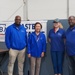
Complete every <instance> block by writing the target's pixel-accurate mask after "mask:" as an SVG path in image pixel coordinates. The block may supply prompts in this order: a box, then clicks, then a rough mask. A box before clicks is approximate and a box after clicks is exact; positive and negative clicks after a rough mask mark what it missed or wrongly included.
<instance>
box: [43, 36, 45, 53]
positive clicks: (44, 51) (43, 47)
mask: <svg viewBox="0 0 75 75" xmlns="http://www.w3.org/2000/svg"><path fill="white" fill-rule="evenodd" d="M43 52H46V37H45V35H44V36H43Z"/></svg>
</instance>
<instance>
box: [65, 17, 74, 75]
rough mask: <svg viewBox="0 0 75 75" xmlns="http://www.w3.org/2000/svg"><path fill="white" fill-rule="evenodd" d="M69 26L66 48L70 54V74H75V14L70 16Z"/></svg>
mask: <svg viewBox="0 0 75 75" xmlns="http://www.w3.org/2000/svg"><path fill="white" fill-rule="evenodd" d="M68 23H69V28H68V29H67V31H66V48H67V54H68V56H69V75H75V16H70V17H69V18H68Z"/></svg>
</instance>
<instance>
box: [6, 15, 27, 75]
mask: <svg viewBox="0 0 75 75" xmlns="http://www.w3.org/2000/svg"><path fill="white" fill-rule="evenodd" d="M20 23H21V17H20V16H16V17H15V23H13V24H12V25H10V26H9V27H7V29H6V33H5V43H6V46H7V48H8V49H9V63H8V75H13V67H14V63H15V60H16V58H18V70H19V71H18V72H19V75H23V65H24V59H25V50H26V45H27V34H26V29H25V28H24V26H23V25H21V24H20Z"/></svg>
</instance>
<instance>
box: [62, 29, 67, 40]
mask: <svg viewBox="0 0 75 75" xmlns="http://www.w3.org/2000/svg"><path fill="white" fill-rule="evenodd" d="M62 37H63V39H65V38H66V32H65V30H63V35H62Z"/></svg>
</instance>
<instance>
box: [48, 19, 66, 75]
mask: <svg viewBox="0 0 75 75" xmlns="http://www.w3.org/2000/svg"><path fill="white" fill-rule="evenodd" d="M53 24H54V26H53V29H51V30H50V31H49V35H48V38H49V42H50V45H51V49H50V50H51V59H52V63H53V68H54V75H62V73H63V70H62V69H63V58H64V50H65V46H64V39H65V31H64V30H63V29H62V28H60V27H62V26H60V22H59V19H55V20H54V21H53Z"/></svg>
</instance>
